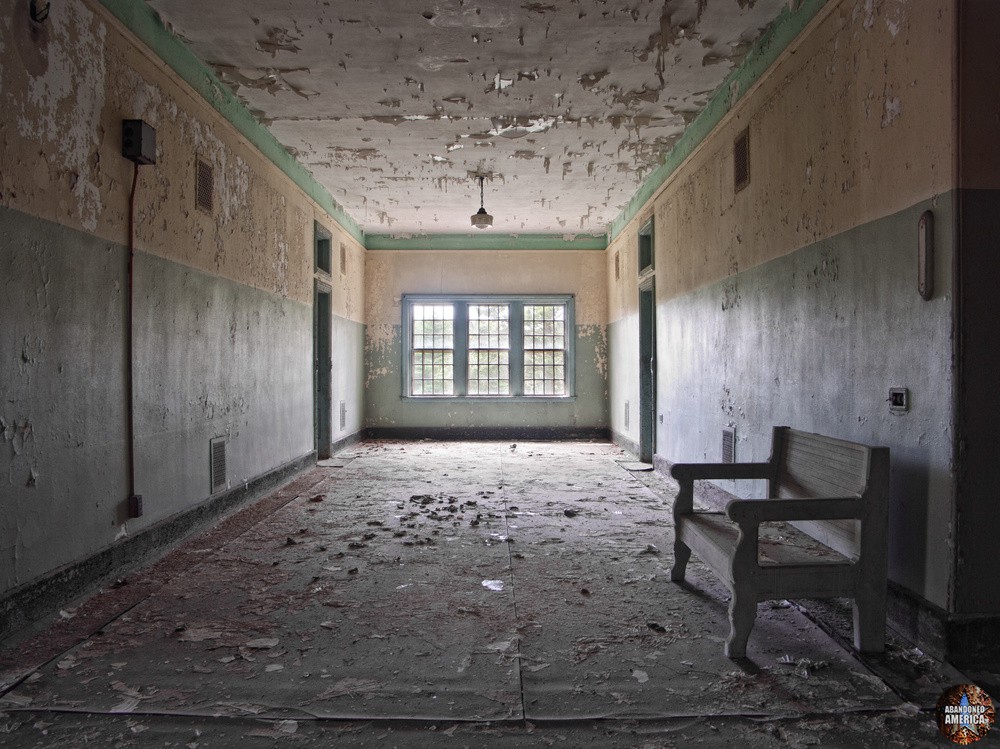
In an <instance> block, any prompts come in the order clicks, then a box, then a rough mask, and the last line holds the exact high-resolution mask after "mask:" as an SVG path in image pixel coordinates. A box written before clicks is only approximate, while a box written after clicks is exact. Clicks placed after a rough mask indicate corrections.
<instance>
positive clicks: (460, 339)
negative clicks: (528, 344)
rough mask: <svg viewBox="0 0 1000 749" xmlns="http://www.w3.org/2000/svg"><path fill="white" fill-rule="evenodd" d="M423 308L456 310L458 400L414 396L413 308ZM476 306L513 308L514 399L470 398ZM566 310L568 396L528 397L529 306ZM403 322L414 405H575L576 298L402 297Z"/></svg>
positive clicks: (405, 383) (405, 371)
mask: <svg viewBox="0 0 1000 749" xmlns="http://www.w3.org/2000/svg"><path fill="white" fill-rule="evenodd" d="M419 304H452V305H454V318H453V319H454V321H455V329H454V336H455V337H454V349H453V361H454V376H455V382H454V394H452V395H413V394H412V383H411V381H410V378H411V366H412V351H413V307H414V305H419ZM474 304H507V305H509V309H510V312H509V315H508V320H509V337H510V340H509V345H510V355H509V361H510V364H509V366H510V393H511V394H510V395H469V394H468V374H469V368H468V367H469V338H468V336H469V315H468V307H469V305H474ZM535 304H539V305H563V307H564V308H565V336H566V338H565V341H566V347H565V349H564V351H565V357H566V363H565V367H566V380H565V387H566V393H565V394H564V395H525V394H524V307H525V305H535ZM400 307H401V321H402V332H401V336H402V341H401V344H402V345H401V346H400V348H401V354H402V367H401V368H400V371H401V375H402V376H401V379H402V382H401V383H400V391H401V393H402V395H401V398H402V399H403V400H413V401H434V402H448V401H461V402H463V403H469V402H477V403H478V402H484V403H488V402H502V403H511V402H515V403H517V402H522V403H538V402H540V401H556V402H565V401H573V400H576V314H575V312H576V310H575V298H574V295H573V294H403V295H402V297H401V298H400Z"/></svg>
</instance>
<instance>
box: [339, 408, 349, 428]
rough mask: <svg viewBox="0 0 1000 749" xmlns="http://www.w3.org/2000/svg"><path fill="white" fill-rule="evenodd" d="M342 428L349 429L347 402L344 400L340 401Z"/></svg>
mask: <svg viewBox="0 0 1000 749" xmlns="http://www.w3.org/2000/svg"><path fill="white" fill-rule="evenodd" d="M340 428H341V429H342V430H343V429H347V404H346V403H345V402H344V401H341V402H340Z"/></svg>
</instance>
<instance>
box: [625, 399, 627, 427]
mask: <svg viewBox="0 0 1000 749" xmlns="http://www.w3.org/2000/svg"><path fill="white" fill-rule="evenodd" d="M625 428H626V429H628V401H625Z"/></svg>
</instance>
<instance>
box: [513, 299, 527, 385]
mask: <svg viewBox="0 0 1000 749" xmlns="http://www.w3.org/2000/svg"><path fill="white" fill-rule="evenodd" d="M510 393H511V395H524V303H523V302H515V301H512V302H511V303H510Z"/></svg>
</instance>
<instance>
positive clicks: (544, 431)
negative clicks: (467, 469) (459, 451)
mask: <svg viewBox="0 0 1000 749" xmlns="http://www.w3.org/2000/svg"><path fill="white" fill-rule="evenodd" d="M365 435H366V437H367V438H369V439H396V440H423V439H429V440H600V441H603V442H607V441H608V440H609V439H610V438H611V432H610V430H609V429H608V428H607V427H529V426H520V427H519V426H510V427H369V428H368V429H366V430H365Z"/></svg>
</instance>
